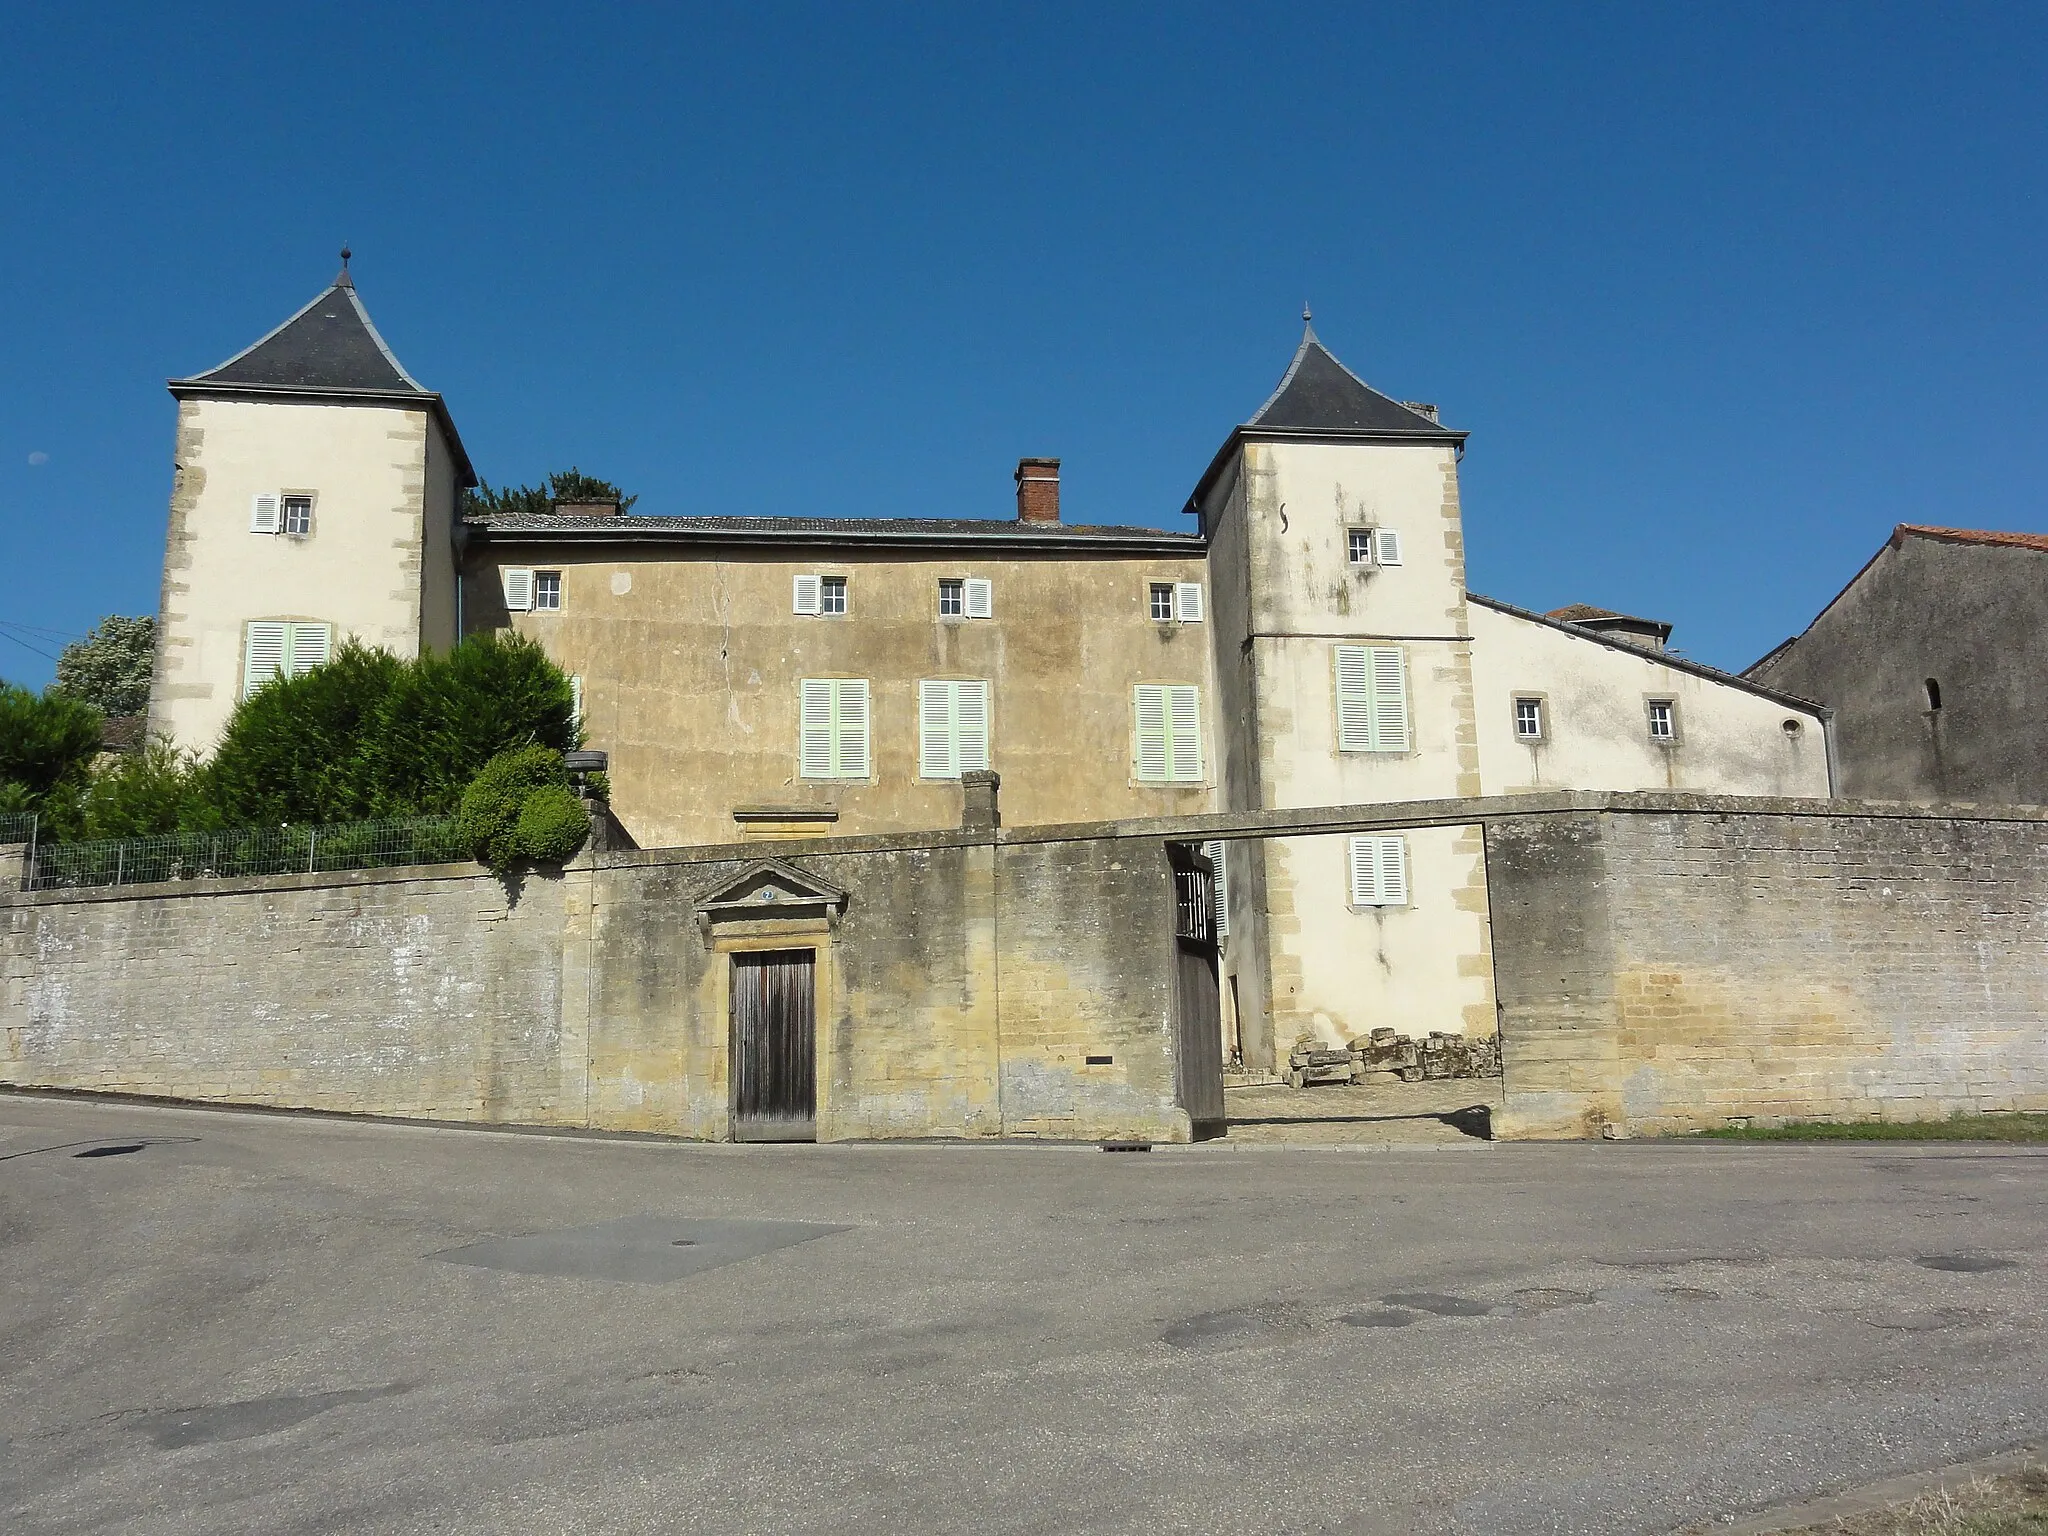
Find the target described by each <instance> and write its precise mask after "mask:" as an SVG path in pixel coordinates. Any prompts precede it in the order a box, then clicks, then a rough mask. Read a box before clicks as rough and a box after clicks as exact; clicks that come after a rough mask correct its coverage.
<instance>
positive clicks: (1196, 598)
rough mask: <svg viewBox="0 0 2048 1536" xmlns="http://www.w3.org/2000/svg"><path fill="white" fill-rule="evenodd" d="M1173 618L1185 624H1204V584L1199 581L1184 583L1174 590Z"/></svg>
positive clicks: (1179, 583) (1177, 584)
mask: <svg viewBox="0 0 2048 1536" xmlns="http://www.w3.org/2000/svg"><path fill="white" fill-rule="evenodd" d="M1173 616H1174V617H1175V618H1177V619H1179V620H1180V621H1181V623H1183V624H1199V623H1201V622H1202V584H1201V583H1200V582H1199V581H1183V582H1178V583H1176V584H1175V586H1174V589H1173Z"/></svg>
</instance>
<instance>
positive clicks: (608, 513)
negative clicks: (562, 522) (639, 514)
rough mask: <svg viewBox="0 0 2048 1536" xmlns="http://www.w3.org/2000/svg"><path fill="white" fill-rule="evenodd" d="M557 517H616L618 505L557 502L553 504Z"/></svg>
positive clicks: (597, 502) (605, 502)
mask: <svg viewBox="0 0 2048 1536" xmlns="http://www.w3.org/2000/svg"><path fill="white" fill-rule="evenodd" d="M554 507H555V515H556V516H558V517H617V516H618V515H619V504H618V503H617V502H616V501H558V502H556V503H555V504H554Z"/></svg>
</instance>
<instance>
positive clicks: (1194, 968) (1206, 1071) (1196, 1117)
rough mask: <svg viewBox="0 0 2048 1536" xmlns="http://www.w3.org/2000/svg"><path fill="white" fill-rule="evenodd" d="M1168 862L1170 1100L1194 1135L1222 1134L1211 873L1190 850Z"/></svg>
mask: <svg viewBox="0 0 2048 1536" xmlns="http://www.w3.org/2000/svg"><path fill="white" fill-rule="evenodd" d="M1169 855H1170V857H1171V860H1172V863H1173V893H1174V903H1173V944H1174V971H1173V983H1174V987H1173V990H1174V1015H1175V1026H1176V1027H1175V1037H1174V1074H1173V1076H1174V1102H1175V1103H1177V1104H1179V1105H1180V1107H1181V1108H1182V1109H1184V1110H1186V1111H1187V1112H1188V1119H1190V1120H1191V1121H1193V1122H1194V1128H1195V1135H1196V1136H1197V1137H1204V1136H1220V1135H1222V1134H1223V1001H1222V994H1221V991H1220V989H1219V988H1218V986H1217V983H1216V969H1217V967H1216V877H1215V873H1214V871H1213V870H1212V869H1211V868H1210V865H1209V861H1208V860H1207V859H1206V858H1204V857H1203V856H1202V855H1201V854H1200V853H1199V852H1197V851H1196V850H1195V849H1193V848H1190V847H1186V846H1184V845H1182V844H1179V843H1174V844H1170V845H1169Z"/></svg>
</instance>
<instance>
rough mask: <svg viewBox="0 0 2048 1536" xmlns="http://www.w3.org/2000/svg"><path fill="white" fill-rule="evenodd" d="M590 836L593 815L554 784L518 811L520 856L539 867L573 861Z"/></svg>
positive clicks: (534, 796) (528, 800) (533, 797)
mask: <svg viewBox="0 0 2048 1536" xmlns="http://www.w3.org/2000/svg"><path fill="white" fill-rule="evenodd" d="M589 835H590V813H589V812H588V811H586V810H585V809H584V808H583V802H582V801H581V800H578V799H577V798H576V796H575V795H574V794H572V793H571V792H570V791H568V790H567V789H563V788H560V787H558V786H556V785H552V784H550V785H548V786H547V787H546V788H545V789H537V790H535V791H534V792H533V793H532V794H530V795H528V796H527V797H526V804H524V805H523V806H521V807H520V808H519V830H518V841H519V852H520V856H521V857H523V858H526V859H530V860H532V861H533V862H534V863H536V864H560V863H563V862H564V861H566V860H568V859H570V858H573V857H574V856H575V854H576V850H577V849H578V848H581V847H582V846H583V840H584V838H586V837H588V836H589Z"/></svg>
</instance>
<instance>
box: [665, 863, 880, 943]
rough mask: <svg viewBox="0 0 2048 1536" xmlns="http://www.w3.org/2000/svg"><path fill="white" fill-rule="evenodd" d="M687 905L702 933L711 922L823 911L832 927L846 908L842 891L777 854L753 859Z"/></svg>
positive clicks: (803, 915)
mask: <svg viewBox="0 0 2048 1536" xmlns="http://www.w3.org/2000/svg"><path fill="white" fill-rule="evenodd" d="M691 906H692V908H693V910H694V912H695V915H696V918H697V926H698V927H699V928H701V929H703V930H704V931H705V932H707V933H708V932H709V931H710V928H711V924H712V923H713V922H716V921H721V920H728V919H734V918H738V919H746V920H751V921H759V920H762V919H765V918H778V917H790V918H798V917H820V916H822V917H824V918H825V919H826V920H827V921H828V922H830V923H832V924H833V925H834V926H835V927H836V926H838V922H839V914H840V913H841V912H843V911H844V910H846V892H845V891H844V890H842V889H840V887H838V886H836V885H834V884H832V883H831V882H830V881H829V880H820V879H819V878H818V877H817V876H816V875H811V874H806V873H805V872H804V871H802V870H800V869H797V868H795V867H794V866H792V865H789V864H785V863H783V862H782V860H780V859H756V860H755V861H754V862H753V863H751V864H749V865H747V866H746V867H745V868H744V869H741V870H739V871H737V872H736V873H733V874H730V875H726V876H724V877H723V878H721V879H720V880H719V881H718V882H717V883H716V884H715V885H712V886H709V887H707V888H705V889H704V890H703V891H700V892H699V893H698V894H697V896H696V897H695V899H694V900H693V901H692V903H691Z"/></svg>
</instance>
